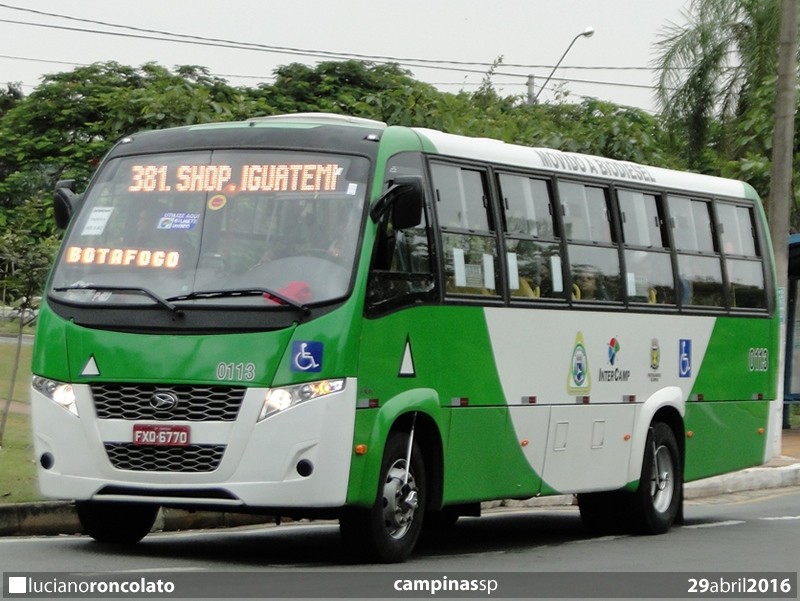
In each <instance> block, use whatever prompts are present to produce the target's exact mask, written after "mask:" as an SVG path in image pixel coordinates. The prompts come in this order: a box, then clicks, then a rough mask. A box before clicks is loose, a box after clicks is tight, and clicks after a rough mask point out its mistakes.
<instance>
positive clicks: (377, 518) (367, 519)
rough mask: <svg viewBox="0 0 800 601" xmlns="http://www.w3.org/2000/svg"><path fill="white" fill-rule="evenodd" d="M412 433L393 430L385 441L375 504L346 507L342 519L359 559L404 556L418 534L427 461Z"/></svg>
mask: <svg viewBox="0 0 800 601" xmlns="http://www.w3.org/2000/svg"><path fill="white" fill-rule="evenodd" d="M408 441H409V435H408V434H407V433H395V434H392V435H391V436H390V438H389V440H388V441H387V442H386V448H385V450H384V453H383V462H382V464H381V477H380V481H379V485H378V496H377V500H376V501H375V504H374V505H373V506H372V507H370V508H369V509H364V508H357V507H351V508H347V510H346V511H345V513H344V514H342V516H341V518H340V519H339V528H340V530H341V533H342V537H343V538H344V541H345V544H346V545H347V546H348V548H349V549H350V551H351V553H352V554H353V555H355V556H356V557H357V558H358V559H360V560H366V561H378V562H381V563H397V562H400V561H403V560H405V559H406V558H407V557H408V556H409V555H410V554H411V551H413V549H414V545H416V543H417V539H418V538H419V534H420V530H421V528H422V522H423V518H424V515H425V503H426V501H427V487H426V483H425V462H424V459H423V457H422V452H421V451H420V448H419V447H418V446H417V444H416V443H413V444H412V445H411V462H410V466H409V467H410V469H407V461H406V457H407V455H408Z"/></svg>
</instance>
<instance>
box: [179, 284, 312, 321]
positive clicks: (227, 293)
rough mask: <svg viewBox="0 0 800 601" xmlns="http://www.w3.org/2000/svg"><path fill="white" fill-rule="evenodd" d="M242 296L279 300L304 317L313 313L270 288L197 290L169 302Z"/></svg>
mask: <svg viewBox="0 0 800 601" xmlns="http://www.w3.org/2000/svg"><path fill="white" fill-rule="evenodd" d="M240 296H268V297H270V298H272V299H275V300H278V301H280V302H282V303H283V304H285V305H287V306H289V307H292V308H293V309H297V310H298V311H300V312H301V313H302V314H303V315H308V314H309V313H311V309H309V308H308V305H305V304H303V303H299V302H297V301H296V300H294V299H291V298H289V297H288V296H286V295H283V294H281V293H280V292H275V291H274V290H270V289H269V288H232V289H223V290H197V291H195V292H190V293H189V294H181V295H180V296H171V297H169V298H168V299H166V300H167V302H169V301H174V302H178V301H186V300H196V299H201V298H236V297H240Z"/></svg>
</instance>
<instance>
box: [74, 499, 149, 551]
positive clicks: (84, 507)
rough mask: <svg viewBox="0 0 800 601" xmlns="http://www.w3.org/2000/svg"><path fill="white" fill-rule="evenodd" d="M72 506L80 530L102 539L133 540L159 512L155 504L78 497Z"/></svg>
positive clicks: (102, 541)
mask: <svg viewBox="0 0 800 601" xmlns="http://www.w3.org/2000/svg"><path fill="white" fill-rule="evenodd" d="M75 509H76V510H77V512H78V519H79V520H80V522H81V527H82V528H83V533H84V534H88V535H89V536H91V537H92V538H93V539H95V540H96V541H99V542H101V543H113V544H133V543H138V542H139V541H140V540H142V539H143V538H144V537H145V536H147V534H148V532H150V529H151V528H152V527H153V524H154V523H155V521H156V516H157V515H158V505H147V504H144V503H109V502H99V501H77V502H76V503H75Z"/></svg>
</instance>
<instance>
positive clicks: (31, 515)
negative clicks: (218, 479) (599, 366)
mask: <svg viewBox="0 0 800 601" xmlns="http://www.w3.org/2000/svg"><path fill="white" fill-rule="evenodd" d="M798 485H800V463H794V464H790V465H781V466H775V467H757V468H749V469H745V470H741V471H738V472H733V473H730V474H725V475H722V476H714V477H713V478H706V479H704V480H698V481H696V482H690V483H688V484H686V485H685V486H684V498H685V499H700V498H703V497H710V496H715V495H722V494H728V493H734V492H743V491H747V490H761V489H771V488H784V487H787V486H798ZM574 504H575V497H574V496H573V495H556V496H552V497H540V498H533V499H526V500H522V501H518V500H504V501H491V502H488V503H483V505H482V508H483V510H484V511H491V510H496V509H500V508H504V507H521V508H522V507H558V506H570V505H574ZM274 521H275V518H274V517H273V516H263V515H252V514H240V513H228V512H214V511H185V510H182V509H164V508H162V510H161V511H160V512H159V516H158V519H157V520H156V523H155V525H154V526H153V531H154V532H156V531H167V532H171V531H176V530H193V529H199V528H230V527H234V526H245V525H253V524H265V523H271V522H274ZM80 533H81V525H80V522H79V521H78V516H77V514H76V513H75V507H74V506H73V504H72V503H71V502H68V501H44V502H40V503H17V504H9V505H2V504H0V536H53V535H59V534H80Z"/></svg>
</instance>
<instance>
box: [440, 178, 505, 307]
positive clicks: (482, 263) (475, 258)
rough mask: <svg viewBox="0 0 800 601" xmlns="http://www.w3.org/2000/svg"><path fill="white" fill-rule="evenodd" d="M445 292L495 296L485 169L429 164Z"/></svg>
mask: <svg viewBox="0 0 800 601" xmlns="http://www.w3.org/2000/svg"><path fill="white" fill-rule="evenodd" d="M431 176H432V178H433V187H434V193H435V205H436V212H437V216H438V218H439V229H440V233H441V240H442V252H443V255H444V265H445V268H444V269H445V273H444V278H445V282H446V286H447V292H449V293H452V294H473V295H482V296H498V295H499V292H498V286H497V276H498V273H497V263H498V261H497V259H498V255H497V238H496V236H495V232H494V224H493V219H492V217H491V207H490V204H489V192H488V185H487V183H488V182H487V178H486V172H485V171H483V170H478V169H469V168H466V167H460V166H456V165H449V164H444V163H432V164H431Z"/></svg>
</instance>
